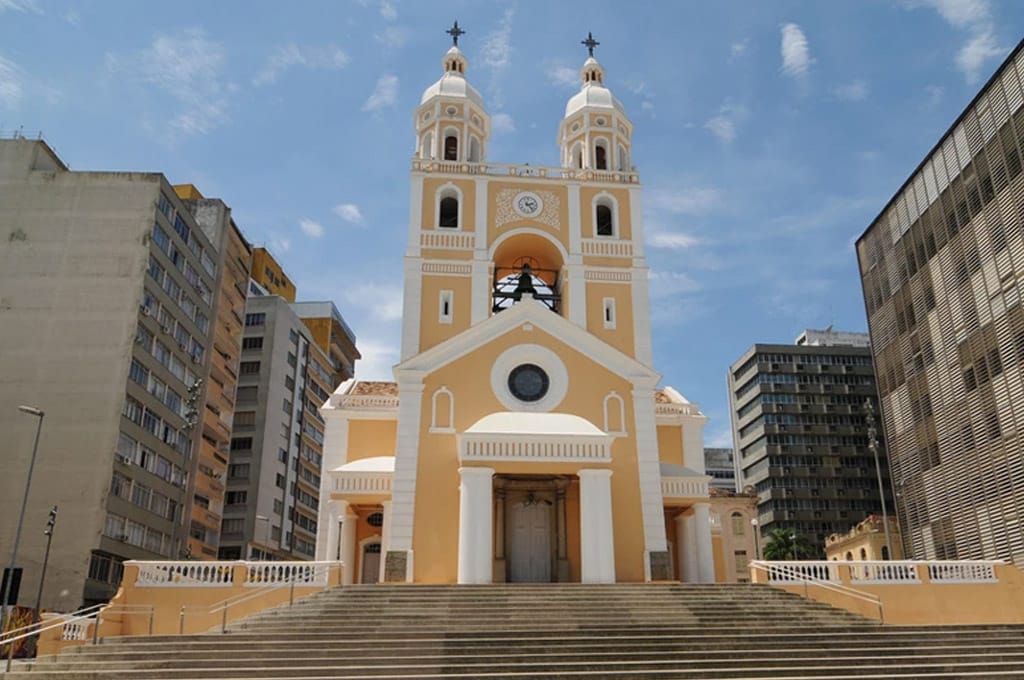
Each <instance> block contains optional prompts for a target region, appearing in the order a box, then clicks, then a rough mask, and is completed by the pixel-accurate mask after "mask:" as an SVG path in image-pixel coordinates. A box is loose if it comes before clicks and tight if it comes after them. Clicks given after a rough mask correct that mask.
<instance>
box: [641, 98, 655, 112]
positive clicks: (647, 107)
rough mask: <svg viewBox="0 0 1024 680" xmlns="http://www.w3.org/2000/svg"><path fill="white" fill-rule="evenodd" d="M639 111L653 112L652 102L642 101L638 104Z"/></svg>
mask: <svg viewBox="0 0 1024 680" xmlns="http://www.w3.org/2000/svg"><path fill="white" fill-rule="evenodd" d="M640 110H642V111H653V110H654V102H652V101H647V100H644V101H642V102H640Z"/></svg>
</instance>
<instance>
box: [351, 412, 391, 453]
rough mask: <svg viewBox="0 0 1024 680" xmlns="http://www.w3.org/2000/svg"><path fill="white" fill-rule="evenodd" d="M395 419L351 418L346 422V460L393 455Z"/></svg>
mask: <svg viewBox="0 0 1024 680" xmlns="http://www.w3.org/2000/svg"><path fill="white" fill-rule="evenodd" d="M397 428H398V421H397V420H351V421H349V424H348V457H347V460H348V462H351V461H353V460H360V459H362V458H373V457H375V456H394V455H395V436H396V433H397V431H398V430H397Z"/></svg>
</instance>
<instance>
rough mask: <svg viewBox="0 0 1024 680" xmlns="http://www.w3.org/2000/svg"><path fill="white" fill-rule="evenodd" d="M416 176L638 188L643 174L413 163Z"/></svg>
mask: <svg viewBox="0 0 1024 680" xmlns="http://www.w3.org/2000/svg"><path fill="white" fill-rule="evenodd" d="M412 169H413V171H414V172H437V173H445V174H462V175H493V176H498V177H530V178H535V179H555V180H567V179H568V180H577V181H594V182H614V183H617V184H639V183H640V174H639V173H637V172H633V171H632V170H630V171H622V170H585V169H578V168H554V167H545V166H540V165H508V164H503V163H468V162H465V161H440V160H423V159H420V158H414V159H412Z"/></svg>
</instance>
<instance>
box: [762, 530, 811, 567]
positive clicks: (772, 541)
mask: <svg viewBox="0 0 1024 680" xmlns="http://www.w3.org/2000/svg"><path fill="white" fill-rule="evenodd" d="M763 554H764V559H766V560H800V559H807V558H809V557H811V556H812V555H814V548H812V547H811V544H810V543H809V542H808V541H807V539H806V538H804V537H803V536H801V535H799V534H797V533H796V532H795V531H791V530H790V529H772V530H771V531H769V532H768V537H767V538H766V539H765V542H764V551H763Z"/></svg>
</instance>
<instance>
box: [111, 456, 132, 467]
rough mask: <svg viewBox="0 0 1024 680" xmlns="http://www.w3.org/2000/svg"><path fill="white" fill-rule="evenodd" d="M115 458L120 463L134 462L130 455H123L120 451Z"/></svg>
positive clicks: (128, 463)
mask: <svg viewBox="0 0 1024 680" xmlns="http://www.w3.org/2000/svg"><path fill="white" fill-rule="evenodd" d="M115 459H116V460H117V462H118V463H121V464H122V465H131V464H132V459H131V458H129V457H128V456H125V455H122V454H120V453H119V454H117V455H116V456H115Z"/></svg>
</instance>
